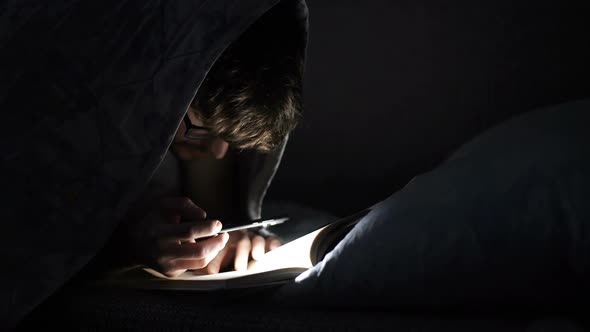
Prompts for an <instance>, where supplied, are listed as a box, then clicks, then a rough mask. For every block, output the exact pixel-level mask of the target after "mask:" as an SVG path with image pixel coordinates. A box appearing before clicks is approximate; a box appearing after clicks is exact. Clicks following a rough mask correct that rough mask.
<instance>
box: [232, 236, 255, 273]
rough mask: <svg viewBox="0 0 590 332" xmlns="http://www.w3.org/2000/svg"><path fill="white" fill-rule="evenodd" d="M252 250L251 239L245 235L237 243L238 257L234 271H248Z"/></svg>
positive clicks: (235, 260)
mask: <svg viewBox="0 0 590 332" xmlns="http://www.w3.org/2000/svg"><path fill="white" fill-rule="evenodd" d="M251 248H252V245H251V243H250V237H249V236H248V235H247V234H244V235H243V236H242V238H241V239H239V240H238V242H237V243H236V256H235V259H234V269H235V270H236V271H245V270H247V269H248V260H249V259H250V249H251Z"/></svg>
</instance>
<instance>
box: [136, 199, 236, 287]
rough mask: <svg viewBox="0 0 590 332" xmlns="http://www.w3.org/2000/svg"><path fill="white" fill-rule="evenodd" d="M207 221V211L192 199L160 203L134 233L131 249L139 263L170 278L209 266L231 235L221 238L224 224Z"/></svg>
mask: <svg viewBox="0 0 590 332" xmlns="http://www.w3.org/2000/svg"><path fill="white" fill-rule="evenodd" d="M206 218H207V214H206V213H205V211H204V210H203V209H201V208H199V207H198V206H197V205H195V203H193V202H192V201H191V200H190V199H189V198H186V197H171V198H164V199H162V200H160V201H159V202H158V203H157V204H156V205H155V206H154V207H152V208H151V209H150V210H149V211H148V213H147V214H145V216H144V217H143V218H141V219H140V220H139V221H140V222H136V223H134V224H135V231H134V232H130V233H131V234H130V237H131V243H129V245H130V246H133V248H132V250H133V252H134V253H135V255H136V257H137V258H136V260H137V261H138V262H139V263H140V264H144V265H147V266H149V267H152V268H154V269H155V270H157V271H159V272H161V273H163V274H165V275H167V276H169V277H175V276H178V275H179V274H181V273H183V272H184V271H186V270H193V269H202V268H204V267H206V266H208V264H209V263H210V262H211V261H212V260H213V259H214V258H215V257H216V256H218V254H219V253H220V251H221V250H222V249H223V248H224V247H225V245H226V243H227V242H228V240H229V235H228V234H227V233H222V234H217V233H218V232H219V231H220V230H221V227H222V225H221V222H219V221H218V220H207V219H206ZM181 219H182V220H183V222H182V223H181V222H180V221H181ZM199 239H200V240H199Z"/></svg>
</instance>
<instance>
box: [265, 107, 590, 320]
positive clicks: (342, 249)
mask: <svg viewBox="0 0 590 332" xmlns="http://www.w3.org/2000/svg"><path fill="white" fill-rule="evenodd" d="M589 120H590V100H583V101H578V102H572V103H568V104H562V105H558V106H554V107H550V108H545V109H541V110H537V111H533V112H529V113H527V114H524V115H521V116H519V117H517V118H514V119H512V120H510V121H508V122H505V123H504V124H501V125H499V126H497V127H495V128H492V129H491V130H488V131H487V132H485V133H484V134H482V135H480V136H479V137H477V138H476V139H474V140H472V141H471V142H470V143H468V144H466V145H464V146H463V147H462V148H460V149H459V150H458V151H457V152H456V153H455V154H454V155H453V156H452V157H451V158H450V159H448V160H447V161H446V162H444V163H443V164H442V165H440V166H439V167H438V168H436V169H434V170H433V171H431V172H429V173H426V174H423V175H420V176H418V177H416V178H415V179H413V180H412V181H411V182H410V183H409V184H408V185H406V187H404V188H403V189H402V190H400V191H398V192H396V193H395V194H393V195H392V196H390V197H389V198H387V199H386V200H384V201H383V202H381V203H379V204H378V205H377V206H376V207H375V208H374V209H373V211H372V212H371V213H369V214H368V215H366V216H365V217H364V218H362V220H361V221H360V222H359V223H358V224H357V226H356V227H355V228H354V229H353V230H352V231H351V232H350V233H349V234H348V235H347V236H346V237H345V238H344V239H343V240H342V241H341V242H340V243H339V244H338V246H336V248H335V249H334V250H333V251H332V252H331V253H330V254H329V255H328V256H327V257H326V259H325V260H324V261H323V262H321V263H320V264H318V265H317V266H315V267H314V268H312V269H311V270H309V271H308V272H307V273H306V274H305V275H302V276H300V278H298V280H297V281H296V282H293V283H291V284H288V285H286V286H284V287H282V288H281V289H280V290H279V291H278V292H277V293H276V295H275V297H274V300H276V301H279V302H281V303H292V304H304V305H322V306H337V307H343V306H344V307H404V308H411V307H419V308H425V307H428V308H439V309H440V308H454V307H464V308H471V309H473V308H478V307H482V308H483V307H487V306H498V305H507V304H513V305H527V304H530V305H534V306H537V305H541V306H543V305H548V306H550V305H560V303H567V302H569V301H571V300H572V299H573V298H576V297H583V296H587V295H588V286H587V285H588V280H590V278H589V277H590V274H589V271H588V263H589V262H590V259H589V258H590V257H589V255H590V147H589V145H588V143H589V142H590V130H589V128H588V127H589V125H590V121H589Z"/></svg>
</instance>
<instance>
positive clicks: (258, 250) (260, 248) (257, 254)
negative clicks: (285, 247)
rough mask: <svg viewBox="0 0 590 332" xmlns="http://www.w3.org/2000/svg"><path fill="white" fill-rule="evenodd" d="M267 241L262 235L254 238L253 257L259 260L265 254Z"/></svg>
mask: <svg viewBox="0 0 590 332" xmlns="http://www.w3.org/2000/svg"><path fill="white" fill-rule="evenodd" d="M265 244H266V241H265V240H264V238H263V237H262V236H260V235H255V236H254V237H253V238H252V259H254V260H259V259H261V258H262V256H264V253H265Z"/></svg>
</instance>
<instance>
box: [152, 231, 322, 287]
mask: <svg viewBox="0 0 590 332" xmlns="http://www.w3.org/2000/svg"><path fill="white" fill-rule="evenodd" d="M321 230H322V229H318V230H316V231H314V232H312V233H309V234H307V235H304V236H302V237H300V238H298V239H296V240H293V241H291V242H289V243H287V244H285V245H282V246H280V247H278V248H277V249H274V250H272V251H269V252H268V253H266V254H265V255H264V256H263V258H262V259H260V260H259V261H257V262H256V263H255V265H254V266H253V267H252V268H251V269H249V270H248V271H244V272H237V271H232V272H223V273H217V274H208V275H202V274H196V273H194V272H192V271H187V272H185V273H183V274H181V275H180V276H178V277H175V278H169V277H166V276H165V275H163V274H161V273H159V272H157V271H155V270H152V269H145V271H147V272H149V273H150V274H152V275H154V276H157V277H160V278H165V279H170V280H195V281H197V280H203V281H205V280H229V279H235V278H238V277H243V276H249V275H254V274H260V273H265V272H269V271H275V270H283V269H292V268H300V269H301V270H302V271H303V270H304V269H308V268H310V267H312V266H313V264H312V263H311V259H310V250H311V245H312V243H313V241H314V239H315V238H316V236H317V235H318V233H319V232H320V231H321Z"/></svg>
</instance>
